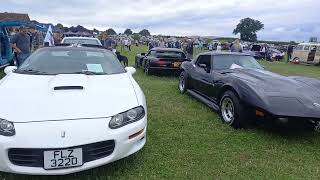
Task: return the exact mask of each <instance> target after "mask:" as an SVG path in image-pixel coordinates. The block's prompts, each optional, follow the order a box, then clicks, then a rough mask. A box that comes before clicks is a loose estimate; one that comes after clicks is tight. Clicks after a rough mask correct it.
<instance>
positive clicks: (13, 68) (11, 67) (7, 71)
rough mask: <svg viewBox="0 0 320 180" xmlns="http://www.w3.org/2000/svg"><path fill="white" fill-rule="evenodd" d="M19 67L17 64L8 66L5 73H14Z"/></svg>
mask: <svg viewBox="0 0 320 180" xmlns="http://www.w3.org/2000/svg"><path fill="white" fill-rule="evenodd" d="M16 69H17V67H16V66H7V67H6V68H4V73H5V74H10V73H12V72H13V71H14V70H16Z"/></svg>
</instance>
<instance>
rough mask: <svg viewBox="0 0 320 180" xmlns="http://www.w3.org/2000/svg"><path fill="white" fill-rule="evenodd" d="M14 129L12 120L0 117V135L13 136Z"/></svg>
mask: <svg viewBox="0 0 320 180" xmlns="http://www.w3.org/2000/svg"><path fill="white" fill-rule="evenodd" d="M15 134H16V131H15V129H14V124H13V122H10V121H7V120H4V119H0V135H2V136H14V135H15Z"/></svg>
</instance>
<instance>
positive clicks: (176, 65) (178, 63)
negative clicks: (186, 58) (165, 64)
mask: <svg viewBox="0 0 320 180" xmlns="http://www.w3.org/2000/svg"><path fill="white" fill-rule="evenodd" d="M180 66H181V62H174V63H173V67H180Z"/></svg>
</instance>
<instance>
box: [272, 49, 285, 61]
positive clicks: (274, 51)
mask: <svg viewBox="0 0 320 180" xmlns="http://www.w3.org/2000/svg"><path fill="white" fill-rule="evenodd" d="M269 53H270V56H271V59H272V60H275V61H280V60H281V59H283V58H284V56H285V53H284V52H281V51H279V50H278V49H276V48H271V47H270V48H269Z"/></svg>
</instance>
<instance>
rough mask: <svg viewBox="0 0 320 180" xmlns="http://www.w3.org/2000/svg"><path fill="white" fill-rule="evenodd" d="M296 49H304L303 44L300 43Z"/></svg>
mask: <svg viewBox="0 0 320 180" xmlns="http://www.w3.org/2000/svg"><path fill="white" fill-rule="evenodd" d="M295 50H298V51H301V50H303V45H298V46H297V47H296V48H295Z"/></svg>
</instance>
